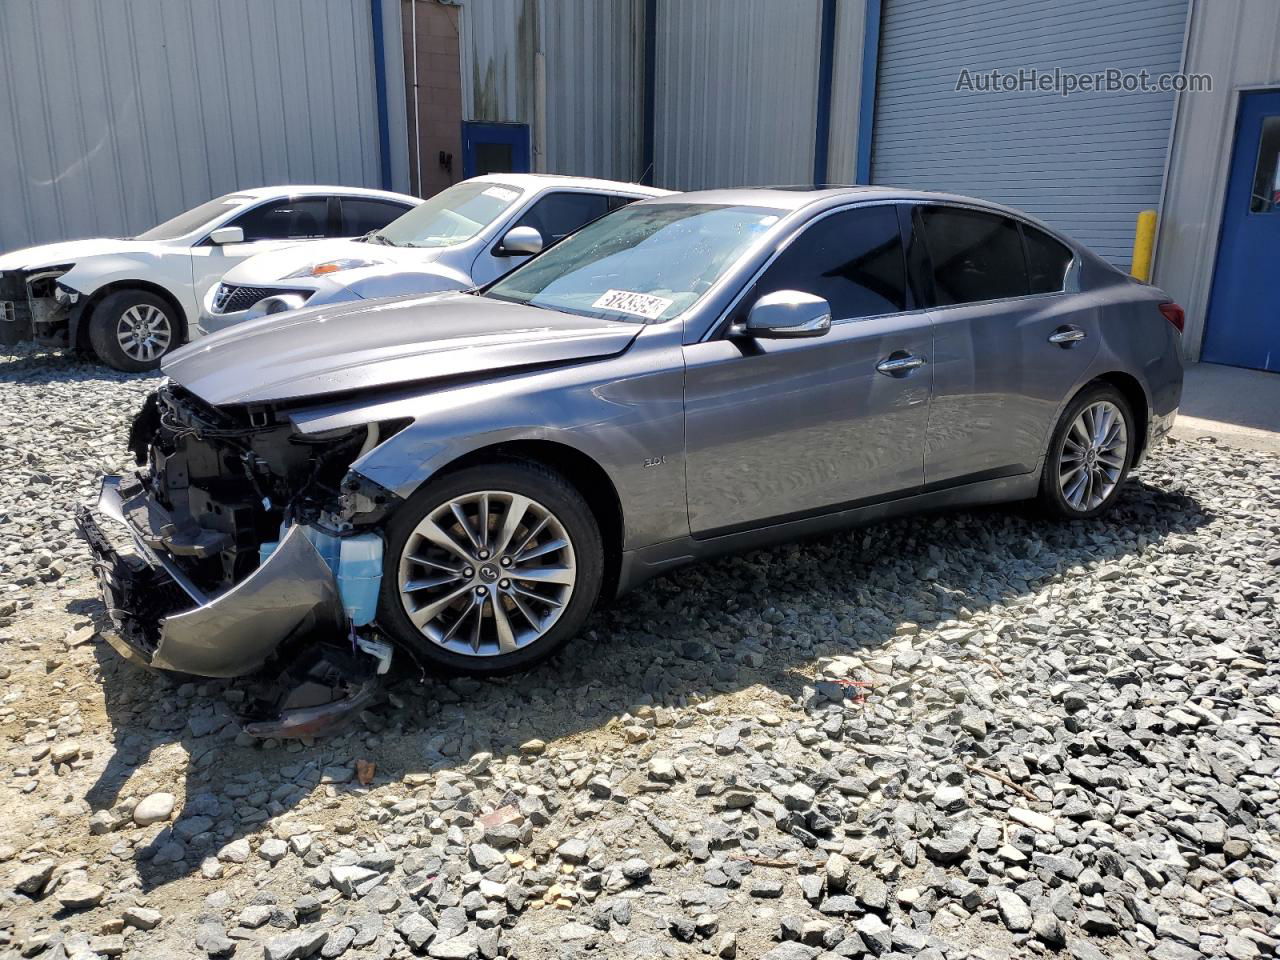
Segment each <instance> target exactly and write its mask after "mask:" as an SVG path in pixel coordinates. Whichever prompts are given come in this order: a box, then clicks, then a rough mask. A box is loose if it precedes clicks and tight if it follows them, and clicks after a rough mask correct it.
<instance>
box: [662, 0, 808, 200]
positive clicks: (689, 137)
mask: <svg viewBox="0 0 1280 960" xmlns="http://www.w3.org/2000/svg"><path fill="white" fill-rule="evenodd" d="M657 8H658V12H657V51H656V61H657V63H656V89H655V99H656V110H655V125H654V141H655V144H654V183H655V184H657V185H658V186H660V187H670V188H672V189H680V190H696V189H702V188H707V187H732V186H741V185H746V184H777V183H803V182H805V181H809V180H811V179H812V177H813V144H814V120H815V117H816V109H817V86H818V42H819V30H820V19H821V18H820V11H821V3H820V0H788V2H786V3H779V2H777V0H698V2H695V3H690V2H687V0H658V3H657Z"/></svg>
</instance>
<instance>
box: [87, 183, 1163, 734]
mask: <svg viewBox="0 0 1280 960" xmlns="http://www.w3.org/2000/svg"><path fill="white" fill-rule="evenodd" d="M1181 325H1182V311H1181V309H1180V308H1179V307H1177V305H1176V304H1174V303H1172V302H1171V301H1170V300H1169V298H1168V297H1167V296H1165V295H1164V294H1163V293H1161V292H1160V291H1159V290H1157V289H1155V288H1153V287H1150V286H1147V285H1145V284H1142V283H1138V282H1137V281H1135V280H1133V279H1131V278H1129V277H1127V276H1125V275H1124V274H1123V273H1121V272H1120V271H1118V270H1116V269H1115V268H1114V267H1112V266H1111V265H1109V264H1107V263H1105V262H1104V261H1102V260H1100V259H1099V258H1098V257H1096V256H1095V255H1093V254H1092V253H1090V252H1089V251H1088V250H1086V249H1084V248H1083V247H1081V246H1079V245H1078V244H1075V243H1073V242H1071V241H1070V240H1069V239H1067V238H1065V237H1063V236H1061V235H1059V234H1057V233H1055V232H1054V231H1053V230H1051V229H1049V228H1048V227H1046V226H1045V225H1043V224H1041V223H1038V222H1036V221H1034V220H1032V219H1030V218H1028V217H1026V216H1024V215H1022V214H1019V213H1018V212H1016V211H1013V210H1009V209H1006V208H1003V207H999V206H995V205H993V204H989V203H984V202H981V201H978V200H971V199H966V198H963V197H955V196H947V195H941V194H927V193H911V192H904V191H895V190H887V189H875V188H847V189H835V190H814V191H792V190H725V191H711V192H705V193H693V194H684V195H680V196H669V197H663V198H657V199H653V200H645V201H641V202H638V203H635V204H632V205H630V206H627V207H625V208H623V209H621V210H618V211H617V212H615V213H613V214H610V215H609V216H607V217H605V218H603V219H601V220H598V221H596V222H595V223H593V224H590V225H588V226H587V227H585V228H584V229H582V230H581V231H580V232H578V233H576V234H574V235H572V236H570V237H568V238H567V239H565V240H564V241H562V242H561V243H559V244H557V245H555V246H553V247H551V248H550V249H549V250H547V251H545V252H543V253H542V254H541V255H539V256H537V257H535V258H533V259H532V260H530V261H529V262H528V263H526V264H524V265H523V266H521V267H520V268H518V269H516V270H515V271H513V272H512V273H510V274H508V275H507V276H506V277H504V278H502V279H500V280H498V281H496V282H495V283H493V284H490V285H489V286H488V287H486V288H484V289H482V290H480V291H477V292H472V293H448V294H439V295H433V296H428V297H417V298H412V299H399V300H384V301H375V302H370V303H363V304H357V305H343V306H335V307H321V308H315V309H311V310H302V311H299V312H296V313H294V314H290V315H288V316H285V317H280V318H268V319H266V320H263V321H256V322H252V323H248V324H244V325H242V326H240V327H237V328H235V329H233V330H229V331H227V332H225V333H222V334H217V335H214V336H212V337H209V338H206V339H205V340H203V341H201V342H199V343H198V344H194V345H192V346H190V347H187V348H185V349H183V350H180V351H178V352H177V353H175V354H174V355H173V356H172V357H171V358H170V359H169V360H167V361H166V363H165V365H164V369H165V372H166V373H167V374H168V375H169V377H170V383H169V384H167V385H166V386H165V387H163V388H162V389H161V390H160V391H158V393H157V394H156V395H154V396H153V397H152V398H150V400H149V401H148V403H147V405H146V407H145V408H144V410H143V412H142V413H141V414H140V416H139V418H138V421H137V423H136V424H135V427H134V430H133V434H132V441H131V445H132V447H133V450H134V452H135V454H136V456H137V459H138V463H139V464H140V465H141V466H142V468H143V469H142V470H141V471H140V473H139V476H138V478H137V479H133V480H121V479H119V478H108V479H107V481H106V482H105V484H104V488H103V494H102V497H101V499H100V501H99V505H98V509H97V511H96V512H95V511H88V510H85V511H82V513H81V515H80V522H81V527H82V530H83V531H84V532H85V534H86V536H87V538H88V539H89V541H90V543H91V544H92V546H93V548H94V550H95V552H96V553H97V555H98V557H99V560H100V561H101V562H100V569H101V570H102V571H103V586H104V590H105V592H106V596H107V605H108V608H109V609H110V610H111V611H112V614H113V616H114V617H116V618H117V623H118V625H119V628H120V630H119V636H118V637H117V638H115V641H114V642H115V643H116V645H117V649H119V650H120V651H121V652H123V653H124V654H125V655H127V656H129V657H131V658H133V659H136V660H138V661H141V662H143V663H146V664H149V665H151V666H154V667H159V668H163V669H168V670H175V671H181V672H184V673H191V674H198V675H203V676H215V677H243V678H245V679H246V682H247V683H248V684H249V686H250V688H251V689H252V690H253V691H254V693H253V695H252V696H248V697H246V699H245V702H246V704H248V708H247V710H246V716H245V719H246V721H247V722H248V726H249V729H251V730H252V731H254V732H257V733H261V734H267V733H271V734H278V733H296V732H301V731H303V730H313V729H316V728H318V727H320V726H322V725H324V724H326V723H328V722H330V721H331V720H333V719H334V718H335V717H337V716H340V715H342V714H343V713H344V712H345V711H349V710H351V709H354V708H355V707H358V706H359V705H360V704H362V703H363V702H365V700H366V699H367V698H368V697H369V696H370V695H371V691H372V690H373V689H374V688H375V687H376V684H377V681H378V677H379V675H381V674H383V673H385V672H387V671H388V670H390V669H391V668H392V666H396V667H397V669H407V668H408V667H409V666H410V665H413V664H419V665H425V666H429V667H433V668H437V669H443V670H452V671H467V672H471V673H476V674H499V673H504V672H508V671H512V670H516V669H521V668H524V667H527V666H529V665H530V664H532V663H534V662H535V661H537V660H540V659H542V658H543V657H546V656H547V655H548V654H550V653H551V652H552V651H554V650H555V649H556V648H557V647H558V646H559V645H560V644H561V643H563V642H564V641H565V640H567V639H568V638H569V637H570V636H572V635H573V634H574V633H575V632H576V631H577V630H578V629H579V628H580V627H581V626H582V624H583V622H584V620H585V619H586V617H587V615H588V614H589V613H590V611H591V609H592V607H593V606H594V605H595V604H596V603H597V602H598V601H599V600H600V599H601V598H602V597H607V596H614V595H616V594H618V593H620V592H622V591H625V590H629V589H631V588H633V587H635V586H636V585H637V584H640V583H641V582H643V581H644V580H645V579H646V578H648V577H652V576H654V575H656V574H661V573H664V572H665V571H668V570H671V569H673V568H675V567H678V566H679V565H681V564H684V563H687V562H689V561H692V560H697V559H700V558H703V557H708V556H711V555H714V554H719V553H723V552H726V551H733V550H742V549H746V548H750V547H756V546H759V545H762V544H767V543H773V542H777V541H780V540H789V539H793V538H796V537H801V536H805V535H809V534H814V533H818V532H821V531H824V530H829V529H832V528H838V527H844V526H849V525H852V524H858V523H865V522H869V521H874V520H879V519H882V518H885V517H890V516H895V515H899V514H903V513H907V512H911V511H917V510H923V509H931V508H937V507H960V506H968V505H974V504H986V503H993V502H1000V501H1015V500H1025V499H1032V498H1034V499H1037V500H1039V502H1040V503H1041V504H1042V506H1043V507H1044V509H1046V510H1047V511H1049V512H1050V513H1052V514H1055V515H1057V516H1059V517H1062V518H1065V519H1067V520H1088V519H1090V518H1092V517H1096V516H1098V515H1099V514H1101V513H1102V512H1104V511H1105V510H1107V509H1108V508H1109V507H1111V505H1112V504H1113V503H1115V501H1116V499H1117V497H1118V496H1119V495H1120V491H1121V487H1122V485H1123V483H1124V481H1125V478H1126V477H1127V476H1128V474H1129V472H1130V471H1131V470H1132V469H1133V468H1134V467H1136V466H1137V465H1138V464H1139V463H1140V462H1141V460H1142V458H1143V456H1144V455H1145V454H1146V453H1147V451H1148V450H1149V449H1150V447H1151V445H1152V443H1154V442H1155V441H1156V440H1158V439H1159V438H1160V437H1161V436H1163V435H1164V434H1165V433H1167V432H1168V431H1169V429H1170V428H1171V426H1172V424H1173V420H1174V417H1175V415H1176V412H1177V407H1178V402H1179V396H1180V393H1181V389H1182V366H1181V362H1180V360H1179V336H1180V329H1181ZM119 533H124V534H127V535H126V536H119V535H118V534H119Z"/></svg>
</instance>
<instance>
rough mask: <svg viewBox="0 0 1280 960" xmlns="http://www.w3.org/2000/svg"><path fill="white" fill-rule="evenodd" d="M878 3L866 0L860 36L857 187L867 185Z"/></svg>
mask: <svg viewBox="0 0 1280 960" xmlns="http://www.w3.org/2000/svg"><path fill="white" fill-rule="evenodd" d="M880 5H881V0H867V20H866V26H865V27H864V33H863V35H862V86H861V89H860V90H859V94H860V100H861V107H860V109H859V110H858V171H857V182H858V183H870V182H871V143H872V138H873V136H874V134H873V131H874V129H875V116H876V76H877V73H878V72H879V69H880Z"/></svg>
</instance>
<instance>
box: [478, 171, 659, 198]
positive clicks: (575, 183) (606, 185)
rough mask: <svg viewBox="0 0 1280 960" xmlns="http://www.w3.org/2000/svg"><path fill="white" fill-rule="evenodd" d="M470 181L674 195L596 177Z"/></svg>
mask: <svg viewBox="0 0 1280 960" xmlns="http://www.w3.org/2000/svg"><path fill="white" fill-rule="evenodd" d="M471 179H472V180H479V181H482V182H487V183H505V184H507V185H508V186H512V187H519V188H520V189H522V190H532V189H537V188H539V187H544V186H547V185H548V184H554V185H556V186H559V187H577V188H578V189H581V190H618V191H624V192H626V193H631V194H636V195H639V196H643V197H665V196H669V195H670V194H672V193H674V192H675V191H673V190H663V189H661V188H660V187H648V186H645V185H644V184H643V183H627V182H625V181H623V180H601V179H599V178H596V177H570V176H565V175H563V174H559V173H486V174H483V175H481V176H478V177H472V178H471Z"/></svg>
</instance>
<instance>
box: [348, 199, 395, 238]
mask: <svg viewBox="0 0 1280 960" xmlns="http://www.w3.org/2000/svg"><path fill="white" fill-rule="evenodd" d="M339 202H340V203H341V205H342V230H341V233H340V234H339V235H340V236H343V237H363V236H365V235H366V234H368V233H371V232H372V231H374V230H381V229H382V228H383V227H385V226H386V225H387V224H388V223H390V222H391V221H392V220H398V219H399V218H400V217H402V216H403V215H404V214H406V213H408V212H409V211H410V210H412V209H413V207H411V206H408V205H407V204H403V203H395V202H393V201H391V200H375V199H373V198H372V197H341V198H339Z"/></svg>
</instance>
